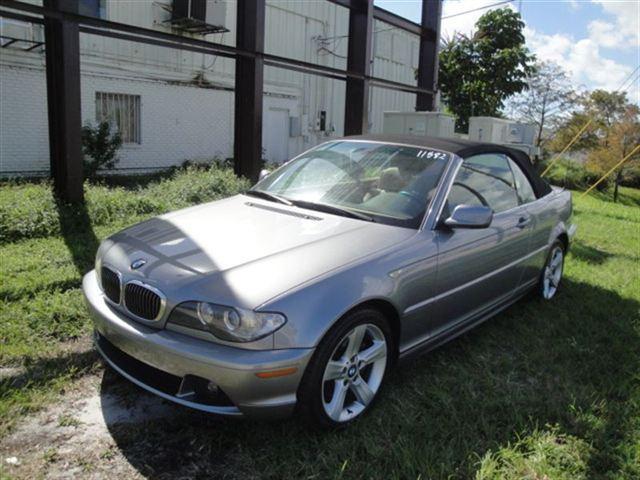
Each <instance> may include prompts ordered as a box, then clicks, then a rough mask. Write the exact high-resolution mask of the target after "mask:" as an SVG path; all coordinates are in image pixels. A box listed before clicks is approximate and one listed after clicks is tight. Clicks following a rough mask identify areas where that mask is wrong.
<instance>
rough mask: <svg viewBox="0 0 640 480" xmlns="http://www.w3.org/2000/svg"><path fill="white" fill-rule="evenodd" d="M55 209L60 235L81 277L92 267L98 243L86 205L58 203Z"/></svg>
mask: <svg viewBox="0 0 640 480" xmlns="http://www.w3.org/2000/svg"><path fill="white" fill-rule="evenodd" d="M57 207H58V217H59V221H60V233H61V235H62V238H63V239H64V243H65V244H66V245H67V248H68V249H69V252H70V253H71V258H72V259H73V264H74V265H75V267H76V269H77V270H78V273H79V274H80V276H81V277H82V275H84V274H85V273H87V272H88V271H89V270H91V268H92V267H93V264H94V260H95V255H96V251H97V250H98V246H99V245H100V241H99V240H98V237H97V236H96V234H95V232H94V231H93V227H92V225H91V217H90V216H89V212H88V210H87V206H86V204H84V203H74V204H63V203H61V202H58V204H57Z"/></svg>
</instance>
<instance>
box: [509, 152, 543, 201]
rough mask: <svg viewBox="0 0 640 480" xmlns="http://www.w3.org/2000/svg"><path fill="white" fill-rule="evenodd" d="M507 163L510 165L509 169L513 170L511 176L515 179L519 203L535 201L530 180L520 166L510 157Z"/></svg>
mask: <svg viewBox="0 0 640 480" xmlns="http://www.w3.org/2000/svg"><path fill="white" fill-rule="evenodd" d="M509 165H510V166H511V171H512V172H513V177H514V178H515V181H516V190H517V191H518V198H519V199H520V203H530V202H535V201H536V199H537V197H536V194H535V192H534V191H533V187H532V186H531V182H530V181H529V179H528V178H527V176H526V175H525V174H524V172H523V171H522V169H521V168H520V166H519V165H518V164H517V163H516V162H514V161H513V160H511V159H509Z"/></svg>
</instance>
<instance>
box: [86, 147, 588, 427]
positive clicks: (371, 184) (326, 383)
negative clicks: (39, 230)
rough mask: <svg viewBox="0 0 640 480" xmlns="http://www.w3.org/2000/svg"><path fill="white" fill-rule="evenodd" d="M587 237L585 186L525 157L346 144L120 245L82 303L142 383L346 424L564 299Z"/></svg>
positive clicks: (191, 397)
mask: <svg viewBox="0 0 640 480" xmlns="http://www.w3.org/2000/svg"><path fill="white" fill-rule="evenodd" d="M575 230H576V226H575V224H574V223H573V222H572V202H571V195H570V192H568V191H565V190H562V189H559V188H556V187H550V186H549V185H548V184H547V183H546V182H545V181H543V180H542V179H541V178H540V177H539V176H538V174H537V173H536V172H535V169H534V168H533V167H532V164H531V162H530V160H529V158H528V156H527V155H526V154H525V153H523V152H521V151H519V150H516V149H512V148H509V147H506V146H501V145H493V144H487V143H474V142H469V141H462V140H453V139H438V138H427V137H420V136H389V135H364V136H354V137H345V138H341V139H334V140H330V141H328V142H325V143H323V144H321V145H319V146H316V147H315V148H312V149H310V150H308V151H306V152H305V153H303V154H301V155H299V156H298V157H296V158H294V159H293V160H291V161H289V162H287V163H286V164H284V165H282V166H281V167H279V168H277V169H276V170H275V171H273V172H271V173H269V174H268V175H266V176H264V178H262V179H260V180H259V181H258V183H257V184H256V185H255V186H254V187H252V188H251V189H249V190H247V191H245V192H244V193H242V194H238V195H235V196H232V197H230V198H226V199H223V200H219V201H214V202H211V203H206V204H202V205H197V206H194V207H190V208H187V209H184V210H180V211H177V212H172V213H168V214H166V215H161V216H159V217H156V218H153V219H150V220H147V221H145V222H142V223H140V224H137V225H134V226H132V227H129V228H127V229H125V230H123V231H121V232H119V233H116V234H115V235H113V236H111V237H109V238H107V239H106V240H105V241H103V242H102V243H101V245H100V247H99V249H98V252H97V255H96V263H95V269H94V270H92V271H91V272H89V273H88V274H87V275H86V276H85V277H84V279H83V291H84V296H85V298H86V303H87V305H88V308H89V311H90V313H91V315H92V318H93V322H94V325H95V345H96V347H97V350H98V351H99V352H100V354H101V355H102V356H103V357H104V359H105V360H106V363H108V364H109V365H110V366H111V367H113V369H115V370H116V371H117V372H119V373H120V374H121V375H122V376H124V377H125V378H127V379H129V380H130V381H131V382H133V383H135V384H137V385H139V386H140V387H142V388H143V389H145V390H148V391H150V392H152V393H154V394H156V395H159V396H160V397H163V398H165V399H168V400H171V401H173V402H176V403H179V404H182V405H186V406H188V407H192V408H195V409H199V410H202V411H205V412H211V413H215V414H221V415H229V416H244V417H250V416H253V417H266V418H276V417H281V416H287V415H290V414H292V413H294V412H296V413H297V412H299V413H300V414H301V415H303V416H304V417H305V418H307V419H309V420H311V421H312V422H313V423H315V424H316V425H318V426H320V427H327V428H331V427H340V426H343V425H347V424H348V423H350V422H352V421H353V420H355V419H357V418H358V417H360V416H361V415H362V414H363V413H364V412H366V411H368V410H369V409H370V407H371V405H372V404H373V403H374V400H375V399H376V397H377V396H378V394H379V391H380V388H381V386H382V384H383V382H384V380H385V379H386V378H387V377H388V375H389V371H390V369H391V368H392V366H394V365H395V364H396V363H397V362H398V361H400V360H404V359H406V358H409V357H411V356H413V355H415V354H418V353H424V352H427V351H429V350H431V349H433V348H435V347H437V346H439V345H441V344H443V343H444V342H446V341H449V340H451V339H453V338H455V337H456V336H458V335H460V334H462V333H463V332H465V331H467V330H469V329H470V328H472V327H474V326H476V325H478V324H479V323H481V322H483V321H485V320H487V319H488V318H489V317H491V316H493V315H495V314H496V313H498V312H500V311H501V310H503V309H505V308H507V307H508V306H509V305H511V304H512V303H514V302H515V301H516V300H518V299H519V298H520V297H522V296H524V295H525V294H526V293H527V292H530V291H534V292H537V294H538V295H539V296H540V297H541V298H542V301H548V300H551V299H552V298H554V296H555V295H556V292H557V291H558V288H559V286H560V280H561V278H562V272H563V266H564V259H565V256H566V253H567V250H568V248H569V245H570V242H571V240H572V237H573V235H574V234H575Z"/></svg>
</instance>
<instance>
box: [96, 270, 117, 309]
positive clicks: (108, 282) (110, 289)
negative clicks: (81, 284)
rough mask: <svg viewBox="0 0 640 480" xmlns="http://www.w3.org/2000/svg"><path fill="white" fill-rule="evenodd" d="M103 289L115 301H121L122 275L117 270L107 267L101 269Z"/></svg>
mask: <svg viewBox="0 0 640 480" xmlns="http://www.w3.org/2000/svg"><path fill="white" fill-rule="evenodd" d="M100 278H101V279H102V290H103V291H104V294H105V295H106V296H107V298H108V299H109V300H111V301H112V302H113V303H120V277H119V276H118V274H117V273H116V272H114V271H113V270H111V269H110V268H107V267H102V270H101V271H100Z"/></svg>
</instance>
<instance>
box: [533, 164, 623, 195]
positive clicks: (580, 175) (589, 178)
mask: <svg viewBox="0 0 640 480" xmlns="http://www.w3.org/2000/svg"><path fill="white" fill-rule="evenodd" d="M545 168H546V165H542V166H541V171H544V169H545ZM545 179H546V180H547V181H548V182H549V183H551V184H552V185H557V186H559V187H565V188H570V189H573V190H585V189H587V188H589V187H590V186H591V185H593V184H594V183H596V182H597V181H598V180H599V179H600V175H599V174H598V173H596V172H594V171H591V170H589V169H588V168H587V167H585V166H584V165H582V164H580V163H578V162H574V161H572V160H569V159H565V158H562V159H560V160H558V161H556V162H555V163H554V164H553V166H552V167H551V170H549V172H547V174H546V175H545ZM610 185H611V179H607V180H605V181H603V182H602V183H600V184H599V185H598V186H597V187H596V188H597V190H600V191H602V190H607V189H608V188H609V186H610Z"/></svg>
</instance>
